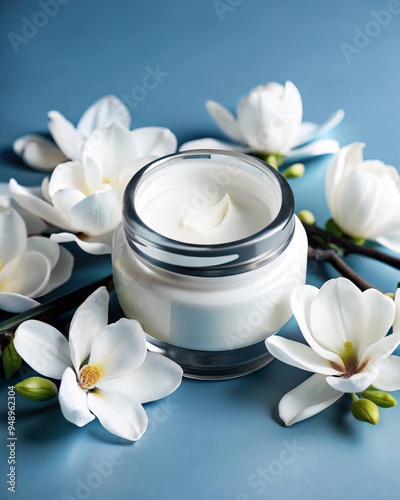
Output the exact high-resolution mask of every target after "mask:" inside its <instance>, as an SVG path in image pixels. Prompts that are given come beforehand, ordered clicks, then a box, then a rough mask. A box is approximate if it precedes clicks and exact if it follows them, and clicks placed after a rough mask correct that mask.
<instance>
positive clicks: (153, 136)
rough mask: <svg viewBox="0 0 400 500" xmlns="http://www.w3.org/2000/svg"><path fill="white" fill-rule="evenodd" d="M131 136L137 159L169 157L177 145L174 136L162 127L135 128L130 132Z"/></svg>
mask: <svg viewBox="0 0 400 500" xmlns="http://www.w3.org/2000/svg"><path fill="white" fill-rule="evenodd" d="M131 134H132V137H133V138H134V141H135V145H136V151H137V152H136V156H137V157H138V158H141V157H142V156H157V157H158V156H165V155H169V154H172V153H175V151H176V147H177V145H178V141H177V139H176V137H175V135H174V134H173V133H172V132H171V130H169V129H168V128H164V127H142V128H137V129H135V130H132V131H131ZM127 159H129V158H127ZM132 159H134V158H132Z"/></svg>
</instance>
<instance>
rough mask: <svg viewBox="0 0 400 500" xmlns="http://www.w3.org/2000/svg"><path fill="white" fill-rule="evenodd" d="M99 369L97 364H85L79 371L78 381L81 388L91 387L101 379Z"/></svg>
mask: <svg viewBox="0 0 400 500" xmlns="http://www.w3.org/2000/svg"><path fill="white" fill-rule="evenodd" d="M101 375H102V373H101V370H100V369H99V368H98V367H97V366H93V365H85V366H84V367H83V368H82V369H81V371H80V373H79V383H80V386H81V387H82V389H85V390H88V389H93V387H94V386H95V385H96V384H97V382H98V381H99V380H100V379H101Z"/></svg>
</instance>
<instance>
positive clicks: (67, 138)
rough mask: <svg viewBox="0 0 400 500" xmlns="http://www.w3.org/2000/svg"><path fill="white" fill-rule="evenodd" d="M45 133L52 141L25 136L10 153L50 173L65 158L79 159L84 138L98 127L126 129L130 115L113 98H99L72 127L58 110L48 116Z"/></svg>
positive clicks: (120, 103)
mask: <svg viewBox="0 0 400 500" xmlns="http://www.w3.org/2000/svg"><path fill="white" fill-rule="evenodd" d="M48 116H49V118H50V121H49V123H48V128H49V131H50V133H51V135H52V137H53V139H54V141H55V143H56V144H54V143H53V142H52V141H49V140H48V139H46V138H45V137H42V136H40V135H35V134H27V135H24V136H22V137H20V138H19V139H17V140H16V141H15V142H14V144H13V148H14V152H15V153H16V154H17V155H19V156H21V157H22V159H23V160H24V161H25V163H26V164H27V165H29V166H30V167H33V168H36V169H39V170H52V169H53V168H54V167H55V166H56V165H58V164H59V163H62V162H64V161H66V160H68V159H70V160H80V159H81V158H82V153H83V147H84V144H85V141H86V139H87V138H88V137H89V136H90V135H91V134H92V132H94V130H96V129H98V128H103V127H108V126H109V125H111V124H112V123H117V124H119V125H121V126H123V127H126V128H129V127H130V124H131V116H130V113H129V111H128V109H127V108H126V106H125V105H124V104H123V102H122V101H120V100H119V99H118V97H115V96H114V95H108V96H105V97H102V98H101V99H99V100H98V101H96V102H95V103H94V104H92V105H91V106H90V107H89V108H88V109H87V110H86V111H85V112H84V113H83V115H82V118H81V119H80V120H79V122H78V125H77V127H74V125H72V123H71V122H69V121H68V120H67V119H66V118H65V117H64V116H63V115H62V114H61V113H59V112H58V111H50V112H49V113H48Z"/></svg>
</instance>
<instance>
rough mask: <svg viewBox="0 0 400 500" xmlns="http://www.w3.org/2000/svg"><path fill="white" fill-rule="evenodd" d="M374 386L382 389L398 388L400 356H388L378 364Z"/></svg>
mask: <svg viewBox="0 0 400 500" xmlns="http://www.w3.org/2000/svg"><path fill="white" fill-rule="evenodd" d="M374 385H375V387H377V388H378V389H380V390H382V391H398V390H400V357H399V356H389V357H388V358H387V359H386V360H385V361H384V362H383V363H382V365H381V366H380V369H379V375H378V377H377V378H376V379H375V383H374Z"/></svg>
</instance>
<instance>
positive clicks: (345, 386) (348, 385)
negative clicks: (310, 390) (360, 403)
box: [326, 366, 379, 392]
mask: <svg viewBox="0 0 400 500" xmlns="http://www.w3.org/2000/svg"><path fill="white" fill-rule="evenodd" d="M378 374H379V369H378V367H376V366H372V367H370V368H369V369H368V370H365V371H362V372H359V373H356V374H355V375H352V376H351V377H349V378H345V377H326V382H327V383H328V384H329V385H330V386H331V387H333V388H334V389H336V390H337V391H341V392H362V391H365V390H366V389H368V387H369V386H370V385H372V384H374V383H375V380H376V378H377V376H378Z"/></svg>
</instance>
